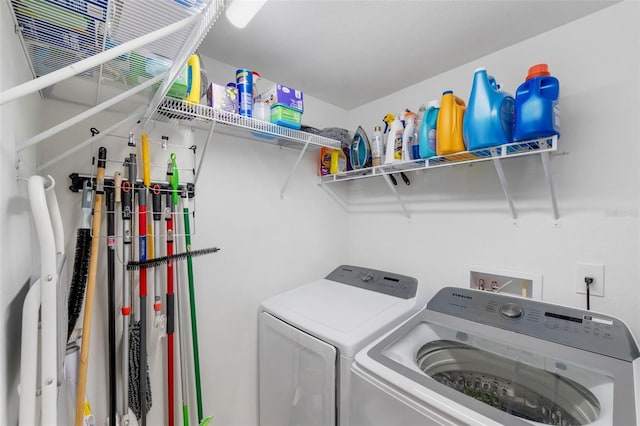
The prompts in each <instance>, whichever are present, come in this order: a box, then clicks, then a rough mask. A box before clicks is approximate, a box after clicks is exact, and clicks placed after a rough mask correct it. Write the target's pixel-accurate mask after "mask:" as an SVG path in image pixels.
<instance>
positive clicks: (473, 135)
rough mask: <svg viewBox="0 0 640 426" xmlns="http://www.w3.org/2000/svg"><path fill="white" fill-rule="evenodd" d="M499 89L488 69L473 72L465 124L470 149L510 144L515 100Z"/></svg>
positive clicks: (464, 128)
mask: <svg viewBox="0 0 640 426" xmlns="http://www.w3.org/2000/svg"><path fill="white" fill-rule="evenodd" d="M499 88H500V86H499V85H498V84H497V83H496V81H495V79H494V78H493V77H491V76H489V75H487V70H486V69H484V68H478V69H477V70H476V71H475V72H474V75H473V86H472V87H471V95H470V96H469V103H468V104H467V110H466V111H465V113H464V126H463V134H464V141H465V143H466V145H467V149H468V150H469V151H472V150H474V149H482V148H488V147H491V146H496V145H502V144H505V143H510V142H511V141H512V139H513V120H514V118H513V111H514V110H513V105H514V99H513V96H511V95H510V94H508V93H506V92H503V91H501V90H498V89H499Z"/></svg>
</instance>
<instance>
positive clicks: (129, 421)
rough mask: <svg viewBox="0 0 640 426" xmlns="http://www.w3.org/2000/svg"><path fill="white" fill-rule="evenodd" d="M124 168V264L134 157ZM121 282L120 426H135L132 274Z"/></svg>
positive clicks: (127, 257) (129, 242) (130, 256)
mask: <svg viewBox="0 0 640 426" xmlns="http://www.w3.org/2000/svg"><path fill="white" fill-rule="evenodd" d="M125 167H126V168H128V181H126V182H123V184H122V233H123V239H122V240H123V244H122V252H123V254H122V258H123V259H124V262H128V261H130V260H133V250H132V249H131V248H132V247H131V246H132V242H133V240H132V236H131V218H132V209H133V202H132V198H133V187H132V184H133V183H135V180H136V155H135V154H129V158H127V159H125ZM122 272H123V280H122V309H121V312H122V398H123V400H122V412H121V413H122V420H121V425H122V426H136V425H137V424H138V421H137V419H136V416H135V414H134V413H133V412H132V411H131V410H130V409H129V399H130V394H129V339H130V336H129V327H130V325H129V323H130V314H131V283H132V282H133V272H129V271H128V270H127V269H126V267H125V268H123V270H122Z"/></svg>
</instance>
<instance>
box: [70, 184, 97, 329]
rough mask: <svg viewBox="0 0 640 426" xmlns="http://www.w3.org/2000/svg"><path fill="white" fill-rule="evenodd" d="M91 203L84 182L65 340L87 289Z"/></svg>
mask: <svg viewBox="0 0 640 426" xmlns="http://www.w3.org/2000/svg"><path fill="white" fill-rule="evenodd" d="M92 201H93V191H92V189H91V186H90V184H89V181H88V180H86V181H85V182H84V185H83V188H82V224H81V225H80V228H78V234H77V236H76V254H75V259H74V261H73V275H72V278H71V287H70V288H69V299H68V302H67V314H68V316H67V318H68V328H67V340H69V339H70V338H71V335H72V334H73V330H74V328H75V327H76V323H77V322H78V318H80V312H82V304H83V301H84V293H85V289H86V287H87V274H88V271H89V257H90V256H91V239H92V237H91V208H92Z"/></svg>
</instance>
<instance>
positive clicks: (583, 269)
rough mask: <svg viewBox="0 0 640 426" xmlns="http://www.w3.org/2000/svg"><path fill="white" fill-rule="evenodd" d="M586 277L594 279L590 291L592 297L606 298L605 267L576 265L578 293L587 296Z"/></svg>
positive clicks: (586, 264) (596, 264)
mask: <svg viewBox="0 0 640 426" xmlns="http://www.w3.org/2000/svg"><path fill="white" fill-rule="evenodd" d="M585 277H592V278H593V283H592V284H591V286H590V287H591V288H590V289H589V293H590V294H591V296H600V297H604V265H603V264H601V263H581V262H578V264H576V277H575V280H576V293H579V294H586V293H587V284H586V283H585V282H584V279H585Z"/></svg>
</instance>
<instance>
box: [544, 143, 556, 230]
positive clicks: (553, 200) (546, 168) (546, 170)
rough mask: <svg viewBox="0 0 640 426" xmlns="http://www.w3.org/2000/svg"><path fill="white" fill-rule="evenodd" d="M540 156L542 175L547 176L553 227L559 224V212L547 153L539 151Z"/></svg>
mask: <svg viewBox="0 0 640 426" xmlns="http://www.w3.org/2000/svg"><path fill="white" fill-rule="evenodd" d="M540 158H541V159H542V167H543V168H544V175H545V177H546V178H547V185H548V186H549V194H550V195H551V207H552V208H553V219H554V227H556V228H557V227H559V226H560V213H559V211H558V202H557V201H556V192H555V190H554V189H553V180H552V179H551V167H550V165H549V153H548V152H541V153H540Z"/></svg>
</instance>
